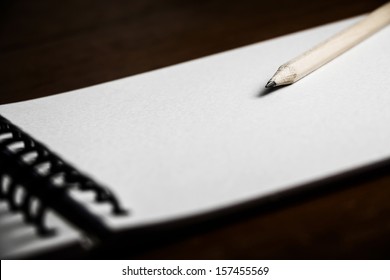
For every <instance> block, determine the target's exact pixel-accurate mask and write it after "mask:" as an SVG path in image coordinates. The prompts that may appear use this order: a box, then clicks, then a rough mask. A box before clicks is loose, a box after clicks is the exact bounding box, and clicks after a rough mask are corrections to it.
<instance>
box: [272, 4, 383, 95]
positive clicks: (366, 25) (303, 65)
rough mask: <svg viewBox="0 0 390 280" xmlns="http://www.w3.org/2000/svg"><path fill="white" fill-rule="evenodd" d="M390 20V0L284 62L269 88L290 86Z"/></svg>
mask: <svg viewBox="0 0 390 280" xmlns="http://www.w3.org/2000/svg"><path fill="white" fill-rule="evenodd" d="M389 23H390V2H388V3H387V4H384V5H383V6H381V7H379V8H378V9H376V10H374V11H373V12H372V13H370V14H369V15H368V16H367V17H365V18H364V19H363V20H361V21H359V22H358V23H356V24H354V25H352V26H351V27H349V28H347V29H345V30H343V31H341V32H340V33H338V34H336V35H334V36H333V37H331V38H329V39H328V40H326V41H324V42H322V43H320V44H318V45H317V46H315V47H313V48H312V49H310V50H308V51H306V52H305V53H303V54H301V55H300V56H297V57H296V58H294V59H292V60H290V61H288V62H287V63H285V64H283V65H281V66H280V67H279V69H278V70H277V71H276V73H275V74H274V75H273V77H272V78H271V79H270V80H269V81H268V83H267V84H266V86H265V87H266V88H273V87H277V86H281V85H289V84H292V83H295V82H296V81H298V80H300V79H302V78H303V77H305V76H306V75H308V74H310V73H311V72H313V71H315V70H316V69H318V68H320V67H321V66H323V65H324V64H326V63H328V62H329V61H331V60H332V59H334V58H336V57H337V56H339V55H341V54H342V53H344V52H346V51H347V50H349V49H350V48H352V47H353V46H355V45H357V44H359V43H360V42H362V41H363V40H365V39H367V38H368V37H370V36H371V35H373V34H374V33H375V32H377V31H379V30H380V29H382V28H383V27H385V26H386V25H387V24H389Z"/></svg>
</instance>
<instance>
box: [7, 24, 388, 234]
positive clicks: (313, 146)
mask: <svg viewBox="0 0 390 280" xmlns="http://www.w3.org/2000/svg"><path fill="white" fill-rule="evenodd" d="M357 20H358V19H357V18H355V19H349V20H345V21H342V22H338V23H334V24H331V25H326V26H322V27H319V28H316V29H311V30H308V31H304V32H300V33H296V34H292V35H289V36H285V37H281V38H277V39H274V40H270V41H266V42H262V43H259V44H255V45H251V46H247V47H243V48H239V49H236V50H232V51H229V52H225V53H221V54H217V55H213V56H209V57H206V58H202V59H198V60H195V61H191V62H188V63H183V64H179V65H176V66H172V67H168V68H164V69H161V70H157V71H153V72H149V73H145V74H141V75H137V76H133V77H129V78H125V79H121V80H117V81H113V82H109V83H105V84H102V85H97V86H93V87H89V88H85V89H80V90H76V91H73V92H69V93H65V94H60V95H56V96H51V97H46V98H41V99H36V100H31V101H27V102H20V103H15V104H9V105H2V106H0V113H1V114H2V115H4V116H5V117H6V118H8V119H9V120H11V121H12V122H13V123H15V124H16V125H18V126H20V127H22V128H23V129H24V130H25V131H26V132H28V133H30V134H31V135H33V136H34V137H35V138H36V139H38V140H39V141H42V142H44V143H46V144H47V145H48V146H49V148H51V149H52V150H54V151H56V152H57V153H58V154H60V155H62V156H63V158H64V159H66V160H67V161H69V162H70V163H72V164H74V165H75V166H77V167H78V168H79V169H80V170H82V171H85V172H86V173H87V174H90V175H91V176H92V177H93V178H94V179H96V180H97V181H98V182H101V183H102V184H105V185H107V186H109V187H110V188H111V189H112V190H114V192H115V193H116V194H117V195H118V197H119V198H120V199H121V201H122V203H123V204H124V205H125V206H126V207H127V208H128V209H130V211H131V215H129V216H128V217H125V218H118V219H113V218H112V217H111V216H110V215H109V214H108V208H107V209H106V208H102V209H100V210H99V209H98V210H97V211H100V213H102V215H104V217H105V219H106V222H107V223H108V224H109V225H110V226H111V227H112V228H115V229H123V228H126V227H134V226H139V225H143V224H148V223H153V222H161V221H166V220H172V219H175V218H178V217H186V216H188V215H194V214H199V213H204V212H208V211H212V210H216V209H221V208H223V207H228V206H231V205H235V204H239V203H242V202H245V201H248V200H250V199H255V198H259V197H262V196H265V195H268V194H273V193H277V192H280V191H283V190H286V189H290V188H293V187H295V186H299V185H301V184H304V183H308V182H312V181H316V180H320V179H323V178H326V177H328V176H332V175H335V174H338V173H342V172H345V171H348V170H352V169H354V168H357V167H361V166H363V165H367V164H370V163H374V162H376V161H379V160H382V159H385V158H388V157H390V148H389V143H390V129H389V124H390V110H389V109H388V106H389V104H390V92H389V89H390V80H389V77H390V68H389V67H388V65H389V62H390V59H389V51H388V50H389V49H390V29H389V28H385V29H384V30H382V31H381V32H379V33H377V34H375V35H374V36H373V37H371V38H370V39H369V40H366V41H365V42H363V43H361V44H360V45H358V46H357V47H355V48H353V49H352V50H351V51H349V52H347V53H346V54H344V55H342V56H341V57H339V58H338V59H336V60H334V61H332V62H331V63H329V64H327V65H326V66H324V67H322V68H321V69H319V70H317V71H316V72H314V73H312V74H311V75H309V76H308V77H306V78H304V79H302V80H301V81H299V82H298V83H296V84H294V85H291V86H288V87H284V88H280V89H279V90H277V91H275V92H273V93H271V94H269V95H266V96H264V97H259V95H260V94H261V93H262V91H263V87H264V85H265V84H266V82H267V80H268V79H269V78H270V77H271V76H272V74H273V73H274V72H275V71H276V69H277V68H278V66H279V65H280V64H282V63H284V62H286V61H287V60H289V59H290V58H292V57H295V56H296V55H298V54H300V53H302V52H303V51H305V50H307V49H309V48H310V47H312V46H313V45H315V44H317V43H318V42H320V41H321V40H323V39H326V38H327V37H329V36H331V35H333V34H334V33H336V32H338V31H340V30H342V29H343V28H345V27H346V26H349V25H351V24H352V23H354V22H356V21H357Z"/></svg>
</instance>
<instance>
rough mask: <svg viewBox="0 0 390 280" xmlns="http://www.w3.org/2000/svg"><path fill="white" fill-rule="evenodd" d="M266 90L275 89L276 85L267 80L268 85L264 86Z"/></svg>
mask: <svg viewBox="0 0 390 280" xmlns="http://www.w3.org/2000/svg"><path fill="white" fill-rule="evenodd" d="M265 87H266V88H273V87H276V83H275V82H274V81H272V80H269V81H268V83H267V84H266V85H265Z"/></svg>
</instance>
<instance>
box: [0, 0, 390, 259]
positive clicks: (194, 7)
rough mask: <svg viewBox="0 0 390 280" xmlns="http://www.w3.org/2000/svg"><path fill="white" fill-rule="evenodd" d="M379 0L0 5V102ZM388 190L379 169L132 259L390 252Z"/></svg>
mask: <svg viewBox="0 0 390 280" xmlns="http://www.w3.org/2000/svg"><path fill="white" fill-rule="evenodd" d="M384 2H385V1H368V0H338V1H336V0H320V1H309V0H299V1H293V0H280V1H277V2H276V1H259V0H257V1H256V0H253V1H251V0H241V1H226V0H212V1H205V0H185V1H180V0H166V1H152V0H136V1H135V0H133V1H129V0H116V1H100V0H85V1H80V0H72V1H48V0H45V1H44V0H42V1H28V0H25V1H11V0H5V1H0V65H1V68H0V76H1V79H0V104H4V103H8V102H14V101H20V100H27V99H31V98H36V97H41V96H47V95H52V94H57V93H60V92H64V91H68V90H73V89H77V88H80V87H85V86H89V85H93V84H97V83H101V82H105V81H109V80H112V79H117V78H121V77H125V76H129V75H133V74H136V73H141V72H144V71H148V70H152V69H157V68H160V67H163V66H167V65H172V64H175V63H178V62H182V61H186V60H189V59H194V58H197V57H201V56H204V55H208V54H212V53H216V52H220V51H224V50H228V49H231V48H235V47H239V46H243V45H246V44H250V43H255V42H258V41H262V40H265V39H269V38H273V37H276V36H280V35H283V34H287V33H290V32H294V31H298V30H302V29H305V28H309V27H314V26H317V25H321V24H324V23H327V22H332V21H335V20H340V19H344V18H347V17H351V16H354V15H358V14H361V13H366V12H369V11H371V10H373V9H374V8H376V7H378V6H379V5H381V4H383V3H384ZM270 74H272V73H270ZM262 86H263V85H259V87H262ZM389 197H390V165H389V164H384V165H382V166H381V167H379V168H375V169H373V170H371V171H366V172H360V173H359V174H356V175H353V176H347V177H346V178H344V179H342V180H336V181H331V182H327V183H324V184H322V187H321V191H318V192H315V193H309V194H306V195H304V196H300V197H294V198H293V199H288V200H286V201H284V202H278V203H275V205H269V206H267V207H262V208H259V209H256V210H253V213H251V214H249V215H248V214H246V215H242V217H235V218H232V220H231V221H226V222H224V223H221V224H219V225H217V226H215V227H211V228H208V229H205V230H201V231H196V232H194V233H193V234H191V235H189V236H186V237H181V238H178V239H177V240H173V241H171V242H169V243H166V244H163V245H159V246H154V247H153V246H152V247H151V248H149V249H147V250H146V249H145V250H144V251H142V250H141V251H139V252H137V253H134V254H129V255H128V257H134V258H234V259H237V258H239V259H240V258H245V259H247V258H265V259H274V258H276V259H278V258H282V259H285V258H390V202H389ZM118 256H119V255H118ZM120 256H121V258H122V257H126V255H123V254H122V255H120ZM67 257H70V258H72V257H75V258H78V257H80V256H78V255H77V254H75V255H72V254H71V253H70V255H67ZM89 257H91V256H89ZM107 257H109V258H116V257H115V255H112V256H107Z"/></svg>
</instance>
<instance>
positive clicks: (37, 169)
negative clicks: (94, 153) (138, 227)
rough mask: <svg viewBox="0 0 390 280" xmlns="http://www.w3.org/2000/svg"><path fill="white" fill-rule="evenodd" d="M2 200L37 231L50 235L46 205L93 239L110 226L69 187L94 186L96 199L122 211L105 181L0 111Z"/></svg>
mask: <svg viewBox="0 0 390 280" xmlns="http://www.w3.org/2000/svg"><path fill="white" fill-rule="evenodd" d="M0 180H1V181H0V200H5V201H7V202H8V205H9V209H10V211H13V212H21V213H22V214H23V217H24V220H25V222H26V223H30V224H32V225H34V226H35V227H36V228H37V233H38V234H39V235H41V236H52V235H53V234H55V231H54V230H53V229H50V228H48V227H47V226H46V223H45V213H46V212H47V209H52V210H54V211H55V212H56V213H57V214H59V215H60V216H62V217H63V218H65V219H66V220H68V222H70V223H71V224H73V225H74V226H76V227H78V228H79V229H81V230H82V231H84V232H85V233H86V234H87V235H90V236H92V237H95V238H97V239H104V238H105V237H106V236H107V235H108V234H109V230H108V229H107V228H106V226H105V225H104V223H103V222H102V221H101V220H100V218H99V217H97V216H95V215H93V214H92V213H90V212H89V211H88V210H87V209H86V208H85V207H84V206H83V205H80V203H79V202H77V201H75V200H74V199H72V198H71V196H70V195H69V193H68V191H69V190H70V189H78V190H81V191H92V192H94V193H95V194H96V195H95V200H96V202H98V203H104V202H106V203H109V204H111V206H112V213H113V214H114V215H123V214H125V213H126V210H124V209H123V208H122V207H121V206H120V204H119V202H118V200H117V198H116V197H115V196H114V194H113V193H112V192H111V191H110V190H109V189H108V188H106V187H103V186H101V185H99V184H97V183H96V182H95V181H94V180H92V179H91V178H89V177H88V176H86V175H85V174H82V173H81V172H79V171H78V170H76V169H75V168H74V167H73V166H71V165H70V164H68V163H66V162H65V161H64V160H62V159H61V158H60V157H59V156H57V155H56V154H55V153H53V152H52V151H50V150H49V149H48V148H47V147H46V146H45V145H43V144H42V143H40V142H38V141H36V140H34V139H33V138H32V137H31V136H30V135H28V134H27V133H25V132H23V131H22V130H21V129H20V128H18V127H17V126H15V125H13V124H12V123H11V122H10V121H8V120H7V119H6V118H4V117H2V116H1V115H0Z"/></svg>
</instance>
